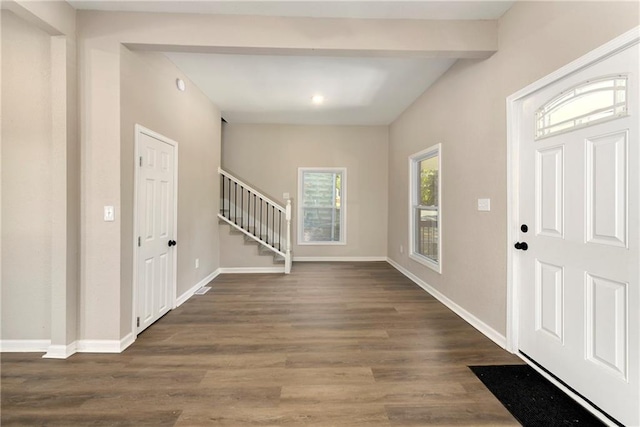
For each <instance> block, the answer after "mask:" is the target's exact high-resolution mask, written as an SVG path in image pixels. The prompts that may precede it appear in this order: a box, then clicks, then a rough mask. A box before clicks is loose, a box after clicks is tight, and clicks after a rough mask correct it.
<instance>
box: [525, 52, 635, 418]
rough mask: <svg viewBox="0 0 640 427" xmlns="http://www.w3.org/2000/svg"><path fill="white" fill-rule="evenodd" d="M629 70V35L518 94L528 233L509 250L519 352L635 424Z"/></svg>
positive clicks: (631, 76)
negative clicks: (613, 49)
mask: <svg viewBox="0 0 640 427" xmlns="http://www.w3.org/2000/svg"><path fill="white" fill-rule="evenodd" d="M638 71H639V66H638V46H637V45H635V46H632V47H630V48H627V49H625V50H623V51H621V52H618V53H617V54H615V55H613V56H610V57H608V58H606V59H604V60H602V61H600V62H598V63H596V64H593V65H591V66H589V67H588V68H586V69H583V70H581V71H578V72H575V73H573V74H571V75H569V76H566V77H564V78H563V79H561V80H559V81H556V82H555V83H553V84H551V85H550V86H547V87H544V88H543V89H541V90H539V91H537V92H534V93H533V94H532V95H530V96H529V97H528V98H525V99H524V101H523V102H522V108H521V110H520V112H519V118H518V119H519V122H520V124H519V130H518V139H519V148H518V150H519V153H520V161H519V166H518V168H519V171H518V177H517V179H518V189H519V193H518V199H519V207H518V215H517V217H518V221H519V222H520V224H518V226H520V225H521V224H524V225H526V226H527V228H528V231H527V232H523V231H519V233H518V240H519V243H520V244H519V245H518V247H519V249H520V250H516V249H514V251H515V252H516V253H515V266H516V271H517V275H516V278H515V280H516V281H517V283H518V292H519V297H518V300H519V304H518V305H519V306H518V313H519V323H518V324H519V330H518V347H519V350H520V352H521V353H524V354H525V355H526V356H528V357H529V358H530V359H532V360H533V361H535V362H536V363H537V364H539V365H540V366H542V367H543V368H544V369H545V370H547V371H548V372H550V373H551V374H553V375H554V376H556V377H557V378H559V379H560V380H561V381H563V382H564V383H566V385H568V386H569V387H571V388H573V389H574V390H575V391H577V392H578V393H579V394H581V395H582V396H583V397H584V398H586V399H588V400H589V401H591V402H592V403H593V404H594V405H595V406H597V407H599V408H600V409H601V410H602V411H604V412H605V413H607V414H608V415H610V416H611V417H613V418H615V419H616V420H617V421H619V422H622V423H624V424H625V425H629V426H637V425H640V409H639V407H640V371H639V365H640V351H639V347H640V343H639V336H640V317H639V311H640V292H639V288H638V287H639V280H638V278H639V268H640V267H639V255H640V253H639V250H638V245H639V243H640V230H639V227H638V222H639V214H640V213H639V212H638V199H639V193H640V187H639V174H638V169H639V166H640V165H639V164H638V163H639V158H640V151H639V149H638V145H639V139H638V122H639V121H640V115H639V113H638V108H639V105H638V90H639V88H638ZM523 242H525V243H526V244H527V246H528V247H524V246H523V245H522V243H523ZM525 248H526V250H524V249H525Z"/></svg>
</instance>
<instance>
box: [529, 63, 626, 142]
mask: <svg viewBox="0 0 640 427" xmlns="http://www.w3.org/2000/svg"><path fill="white" fill-rule="evenodd" d="M626 114H627V77H626V76H613V77H603V78H600V79H596V80H590V81H588V82H585V83H582V84H579V85H578V86H575V87H574V88H573V89H570V90H567V91H565V92H562V93H561V94H560V95H558V96H556V97H555V98H553V99H552V100H551V101H549V102H547V103H546V104H544V105H543V106H542V107H540V108H539V109H538V110H537V111H536V139H540V138H545V137H547V136H551V135H554V134H557V133H562V132H567V131H569V130H572V129H576V128H581V127H585V126H590V125H593V124H596V123H602V122H606V121H609V120H613V119H615V118H617V117H620V116H624V115H626Z"/></svg>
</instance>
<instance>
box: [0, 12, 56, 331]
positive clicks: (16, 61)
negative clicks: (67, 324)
mask: <svg viewBox="0 0 640 427" xmlns="http://www.w3.org/2000/svg"><path fill="white" fill-rule="evenodd" d="M1 19H2V319H1V322H0V323H2V339H3V340H11V339H31V340H35V339H49V338H50V333H51V331H50V320H51V267H52V263H51V217H50V215H49V214H47V213H48V212H49V211H50V210H51V206H52V200H51V191H52V186H51V179H52V170H51V153H52V137H51V126H52V120H51V42H50V37H49V35H48V34H47V33H45V32H44V31H42V30H40V29H38V28H36V27H35V26H33V25H32V24H29V23H27V22H25V21H23V20H22V19H20V18H18V17H17V16H16V15H14V14H13V13H11V12H8V11H3V12H2V18H1Z"/></svg>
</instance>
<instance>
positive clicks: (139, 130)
mask: <svg viewBox="0 0 640 427" xmlns="http://www.w3.org/2000/svg"><path fill="white" fill-rule="evenodd" d="M134 129H135V134H134V135H135V136H134V156H133V166H134V178H133V239H132V242H131V243H132V245H133V281H132V286H131V288H132V290H131V292H132V297H131V301H132V303H131V333H132V334H133V336H134V337H137V336H138V327H137V325H136V317H137V316H136V315H137V311H138V256H139V251H138V249H139V247H138V236H139V226H138V184H139V182H138V180H139V179H140V166H139V164H138V159H139V158H140V137H141V135H147V136H150V137H151V138H155V139H157V140H159V141H162V142H164V143H166V144H169V145H171V146H172V147H173V154H174V156H173V162H174V164H173V202H174V203H173V240H178V143H177V142H176V141H174V140H172V139H170V138H167V137H166V136H164V135H161V134H159V133H157V132H154V131H152V130H151V129H148V128H146V127H144V126H142V125H140V124H138V123H136V124H135V126H134ZM173 249H174V254H173V275H172V277H171V280H172V285H171V296H170V298H171V309H172V310H173V309H174V308H176V306H177V304H176V301H177V292H178V289H177V287H178V247H177V246H174V248H173Z"/></svg>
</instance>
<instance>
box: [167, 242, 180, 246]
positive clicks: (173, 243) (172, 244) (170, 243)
mask: <svg viewBox="0 0 640 427" xmlns="http://www.w3.org/2000/svg"><path fill="white" fill-rule="evenodd" d="M167 244H168V245H169V247H171V246H175V245H177V244H178V242H176V241H175V240H169V243H167Z"/></svg>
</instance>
